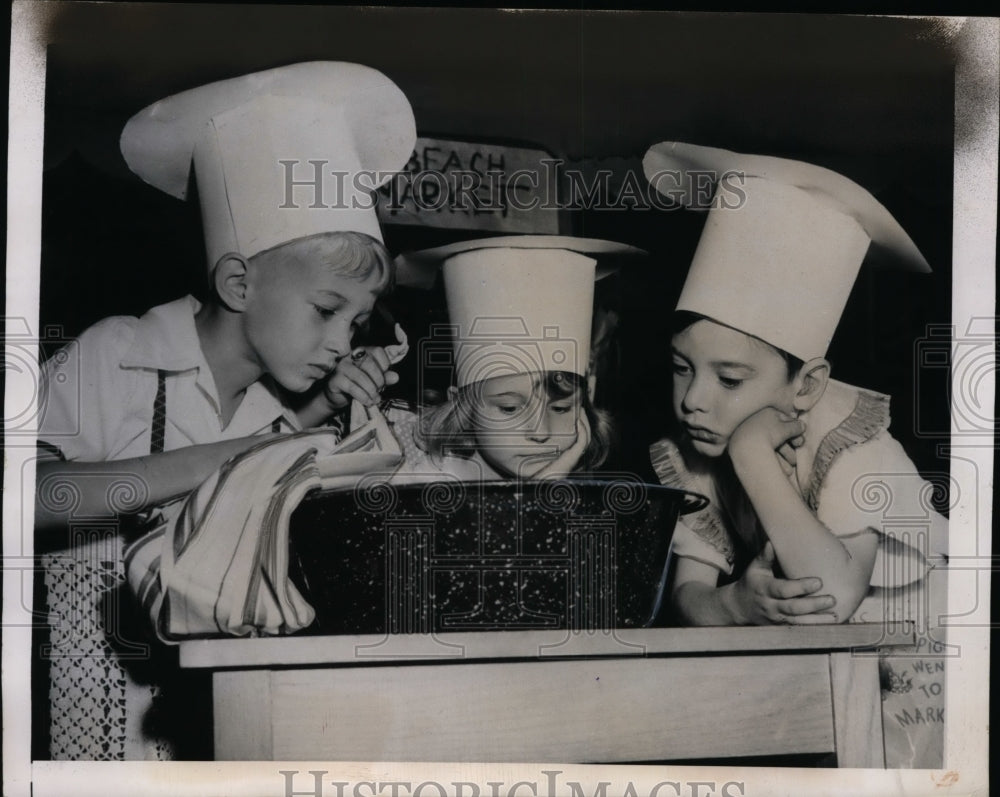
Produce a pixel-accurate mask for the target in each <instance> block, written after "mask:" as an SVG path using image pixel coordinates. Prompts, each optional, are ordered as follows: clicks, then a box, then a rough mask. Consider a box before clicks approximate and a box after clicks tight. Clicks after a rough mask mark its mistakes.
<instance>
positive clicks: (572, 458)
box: [534, 409, 590, 479]
mask: <svg viewBox="0 0 1000 797" xmlns="http://www.w3.org/2000/svg"><path fill="white" fill-rule="evenodd" d="M589 445H590V423H589V422H588V421H587V413H586V412H584V411H583V409H581V410H580V414H579V417H578V418H577V420H576V440H574V441H573V445H571V446H570V447H569V448H567V449H566V450H565V451H563V452H562V453H561V454H560V455H559V456H558V457H556V459H554V460H553V461H552V462H550V463H549V464H548V465H546V466H545V467H544V468H542V469H541V470H540V471H538V473H536V474H535V476H534V478H536V479H564V478H566V476H567V475H568V474H569V473H571V472H572V471H573V469H574V468H575V467H576V464H577V463H578V462H579V461H580V457H582V456H583V452H584V451H586V450H587V446H589Z"/></svg>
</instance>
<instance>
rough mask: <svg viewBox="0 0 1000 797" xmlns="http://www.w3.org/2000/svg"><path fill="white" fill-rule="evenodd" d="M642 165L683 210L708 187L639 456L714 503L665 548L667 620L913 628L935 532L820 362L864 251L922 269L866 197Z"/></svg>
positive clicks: (789, 168) (921, 490)
mask: <svg viewBox="0 0 1000 797" xmlns="http://www.w3.org/2000/svg"><path fill="white" fill-rule="evenodd" d="M643 165H644V169H645V172H646V175H647V177H648V178H649V179H650V181H651V183H652V184H653V185H654V187H655V188H657V189H658V190H660V191H661V192H663V193H665V194H667V195H668V196H673V197H674V198H675V199H677V198H681V199H682V200H684V201H685V202H686V203H688V204H692V205H697V204H699V203H698V197H696V196H695V195H694V193H693V191H692V190H691V189H692V180H693V178H694V175H693V174H692V173H693V172H697V173H698V175H699V179H701V180H702V181H703V180H704V175H705V174H714V175H715V177H716V179H717V180H719V181H720V182H719V185H720V187H719V188H718V189H717V190H716V192H715V197H714V200H713V203H712V205H711V210H710V211H709V215H708V218H707V220H706V224H705V228H704V231H703V233H702V236H701V239H700V241H699V244H698V248H697V250H696V252H695V255H694V259H693V261H692V264H691V268H690V271H689V274H688V277H687V280H686V282H685V284H684V288H683V290H682V292H681V296H680V299H679V301H678V303H677V311H676V317H675V326H674V330H675V331H674V334H673V338H672V341H671V349H672V357H673V371H674V390H673V411H674V414H675V416H676V419H677V421H678V424H679V427H680V434H679V437H678V439H677V440H662V441H660V442H658V443H655V444H654V445H653V446H651V448H650V453H651V457H652V461H653V466H654V469H655V470H656V472H657V474H658V475H659V477H660V479H661V481H663V482H664V483H665V484H668V485H671V486H675V487H684V488H686V489H690V490H694V491H698V492H702V493H704V494H705V495H707V496H709V497H710V498H711V499H712V500H711V504H710V505H709V506H708V507H707V508H706V509H704V510H702V511H701V512H699V513H696V514H694V515H689V516H685V517H684V518H683V519H681V520H679V521H678V524H677V527H676V530H675V532H674V538H673V553H674V555H675V556H676V562H677V564H676V574H675V580H674V584H673V589H672V598H673V604H674V607H675V609H676V612H677V614H678V616H679V618H680V620H681V621H682V622H684V623H687V624H692V625H730V624H755V623H756V624H767V623H816V622H843V621H846V620H853V621H881V620H883V619H900V618H901V617H904V616H908V617H910V618H911V619H912V618H913V616H914V614H915V613H916V610H917V608H918V593H919V592H920V590H922V589H924V588H925V586H926V583H927V581H928V576H929V574H930V572H931V570H932V569H933V568H934V567H935V566H936V565H941V564H943V562H944V561H945V554H946V550H947V542H946V536H947V521H946V520H945V518H944V517H942V516H941V515H939V514H938V513H937V512H936V511H934V509H933V508H932V507H931V505H930V495H931V493H932V491H931V490H930V489H929V488H930V485H928V484H927V483H926V482H924V481H923V480H922V479H921V478H920V476H919V475H918V474H917V471H916V468H915V466H914V465H913V463H912V462H911V461H910V459H909V458H908V457H907V455H906V454H905V453H904V451H903V449H902V447H901V446H900V444H899V443H898V442H897V441H896V440H894V439H893V437H892V436H891V435H890V434H889V432H888V426H889V398H888V397H887V396H883V395H879V394H876V393H872V392H869V391H866V390H862V389H860V388H856V387H852V386H850V385H846V384H843V383H840V382H836V381H834V380H832V379H830V363H829V362H828V361H827V360H826V359H825V354H826V350H827V347H828V345H829V343H830V339H831V338H832V336H833V333H834V330H835V329H836V327H837V324H838V321H839V319H840V315H841V313H842V311H843V308H844V306H845V304H846V302H847V298H848V294H849V293H850V291H851V287H852V285H853V283H854V280H855V277H856V275H857V272H858V269H859V267H860V265H861V262H862V260H863V259H864V257H865V254H866V252H867V250H868V248H869V244H870V243H875V244H877V245H878V246H879V247H881V248H883V249H885V250H887V251H888V252H889V253H890V254H892V255H893V256H894V257H896V258H898V259H899V260H900V261H901V262H902V263H904V264H907V265H909V266H910V267H912V268H914V269H917V270H920V271H929V268H928V266H927V263H926V262H925V260H924V258H923V257H922V256H921V254H920V252H919V251H918V250H917V248H916V246H915V245H914V244H913V242H912V241H911V240H910V238H909V237H908V236H907V235H906V233H905V232H904V231H903V230H902V228H901V227H900V226H899V224H898V223H897V222H896V221H895V219H893V217H892V216H891V215H890V214H889V212H888V211H887V210H886V209H885V208H884V207H883V206H882V205H880V204H879V203H878V202H877V201H876V200H875V199H874V197H872V196H871V195H870V194H869V193H868V192H867V191H866V190H864V189H863V188H861V187H860V186H858V185H857V184H855V183H853V182H852V181H850V180H848V179H847V178H845V177H843V176H841V175H839V174H836V173H834V172H831V171H829V170H826V169H822V168H819V167H817V166H813V165H810V164H806V163H801V162H796V161H789V160H784V159H779V158H767V157H755V156H747V155H738V154H736V153H732V152H727V151H725V150H718V149H711V148H707V147H698V146H693V145H689V144H681V143H671V142H666V143H662V144H658V145H656V146H654V147H652V148H651V149H650V150H649V151H648V152H647V154H646V157H645V160H644V163H643ZM880 484H881V485H883V486H884V487H886V488H887V489H888V490H889V491H890V496H891V503H892V508H891V509H889V510H888V512H887V513H886V514H889V515H895V516H897V517H899V516H907V517H909V518H911V519H912V518H916V519H917V520H916V521H915V522H914V523H913V527H912V528H911V529H908V530H907V533H906V534H905V535H902V536H903V537H905V541H906V542H909V543H910V544H909V545H905V544H904V542H903V541H902V540H899V539H896V538H895V537H894V535H893V528H892V524H891V523H886V522H884V520H883V510H884V509H885V508H884V507H881V506H877V507H875V506H872V503H871V501H870V497H866V496H868V495H869V493H867V492H866V491H867V490H869V489H870V488H871V486H872V485H875V486H876V487H877V486H878V485H880ZM933 586H934V588H935V590H937V589H938V588H939V587H941V586H942V585H941V584H940V583H937V580H936V579H935V583H934V584H933ZM934 597H935V598H936V599H940V598H942V597H943V592H942V591H939V592H938V593H937V594H936V595H934ZM925 598H926V596H920V597H919V600H924V599H925ZM896 686H897V687H901V688H903V689H905V688H906V686H905V684H902V685H901V684H899V683H897V684H896ZM911 709H912V707H911ZM889 716H891V715H890V714H889V713H888V710H887V717H889ZM911 716H912V715H911ZM888 721H889V720H887V723H888ZM897 725H898V723H897ZM887 730H889V728H888V725H887ZM938 742H940V736H939V737H938ZM940 754H941V753H940V748H938V749H937V751H936V757H937V760H938V764H936V765H940ZM920 755H924V756H925V757H924V759H923V763H924V764H925V765H928V766H929V765H930V764H929V763H928V759H927V758H926V756H927V755H930V756H931V759H930V760H931V761H933V760H934V757H935V753H934V752H933V749H932V748H927V749H924V750H923V751H920V750H917V751H915V752H914V756H915V757H919V756H920ZM911 763H912V761H911Z"/></svg>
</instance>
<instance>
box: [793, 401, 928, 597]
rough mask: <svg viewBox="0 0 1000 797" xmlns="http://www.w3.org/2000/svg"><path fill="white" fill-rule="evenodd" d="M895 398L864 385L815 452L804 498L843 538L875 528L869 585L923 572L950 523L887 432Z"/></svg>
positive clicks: (908, 579) (895, 583)
mask: <svg viewBox="0 0 1000 797" xmlns="http://www.w3.org/2000/svg"><path fill="white" fill-rule="evenodd" d="M888 426H889V399H888V397H887V396H881V395H878V394H874V393H868V392H865V391H859V396H858V403H857V406H856V408H855V411H854V412H853V413H852V414H851V415H850V416H849V417H848V418H847V419H845V421H844V422H843V423H842V424H841V425H840V426H838V427H837V428H836V429H834V430H833V431H832V432H830V434H829V435H827V437H826V438H825V439H824V440H823V442H822V443H821V444H820V447H819V449H818V451H817V456H816V460H815V463H814V466H813V472H812V474H811V476H810V481H809V488H808V489H807V491H806V501H807V502H808V503H809V505H810V507H811V508H812V509H813V510H814V511H815V512H816V515H817V517H818V518H819V520H820V521H821V522H822V523H823V524H824V525H825V526H826V527H827V528H829V529H830V530H831V531H832V532H833V533H834V534H836V535H837V536H838V537H849V536H854V535H857V534H864V533H871V532H876V533H878V535H879V549H878V553H877V555H876V559H875V567H874V570H873V572H872V577H871V584H872V586H876V587H899V586H904V585H907V584H911V583H914V582H916V581H919V580H921V579H923V578H924V577H925V576H926V574H927V572H928V571H929V570H930V569H931V568H932V567H933V566H934V564H935V563H936V562H938V561H939V560H941V559H943V557H944V555H945V554H946V552H947V523H948V521H947V520H946V519H945V518H944V517H943V516H941V515H940V514H939V513H938V512H937V511H936V510H935V509H934V507H933V505H932V498H933V496H934V486H933V485H932V484H930V483H929V482H927V481H925V480H924V479H923V478H922V477H921V476H920V474H919V473H918V472H917V469H916V466H915V465H914V464H913V462H912V461H911V460H910V458H909V457H908V456H907V455H906V452H905V451H904V450H903V447H902V446H901V445H900V444H899V442H898V441H897V440H895V439H894V438H893V437H892V436H891V435H890V434H889V432H888Z"/></svg>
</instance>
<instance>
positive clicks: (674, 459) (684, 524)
mask: <svg viewBox="0 0 1000 797" xmlns="http://www.w3.org/2000/svg"><path fill="white" fill-rule="evenodd" d="M649 458H650V462H651V463H652V466H653V470H654V471H655V472H656V476H657V478H658V479H659V480H660V483H661V484H663V485H665V486H666V487H674V488H676V489H679V490H690V491H692V492H696V493H701V494H702V495H704V496H706V497H708V499H709V503H708V505H707V506H706V507H705V508H704V509H701V510H700V511H698V512H694V513H692V514H690V515H685V516H684V517H683V518H681V519H679V520H678V521H677V526H676V527H675V529H674V536H673V540H672V543H671V545H672V549H673V553H674V555H676V556H685V557H687V558H689V559H696V560H698V561H699V562H704V563H705V564H707V565H711V566H712V567H715V568H717V569H718V570H720V571H722V572H723V573H726V574H727V575H730V574H732V572H733V563H734V561H735V559H736V549H735V546H734V544H733V540H732V538H731V537H730V535H729V532H728V531H727V530H726V526H725V523H724V522H723V519H722V515H721V513H720V510H719V501H718V498H717V495H716V491H715V489H714V487H713V485H712V481H711V479H710V478H709V477H707V476H702V475H700V474H695V473H692V472H691V471H690V470H689V469H688V468H687V466H686V464H685V463H684V457H683V455H682V454H681V451H680V449H679V448H678V447H677V444H676V443H674V442H673V441H672V440H669V439H666V438H664V439H663V440H658V441H657V442H655V443H653V444H652V445H651V446H650V447H649Z"/></svg>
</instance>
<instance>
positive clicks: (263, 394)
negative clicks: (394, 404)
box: [38, 296, 299, 462]
mask: <svg viewBox="0 0 1000 797" xmlns="http://www.w3.org/2000/svg"><path fill="white" fill-rule="evenodd" d="M200 307H201V304H200V303H199V302H198V300H197V299H195V298H194V297H193V296H185V297H183V298H181V299H177V300H175V301H173V302H168V303H167V304H162V305H159V306H157V307H154V308H153V309H151V310H149V311H148V312H147V313H146V314H145V315H143V316H142V317H141V318H134V317H132V316H114V317H111V318H106V319H104V320H102V321H99V322H98V323H96V324H94V325H93V326H92V327H90V328H88V329H87V330H85V331H84V332H83V333H82V334H81V335H80V337H79V338H78V339H77V340H75V341H73V342H72V343H70V344H69V345H67V346H66V347H64V348H63V349H62V350H61V351H60V352H58V353H57V354H56V355H55V356H53V357H52V358H50V359H49V360H47V361H46V362H45V364H44V365H43V366H42V391H41V395H40V397H39V405H40V417H39V430H38V439H39V440H40V441H44V443H47V444H49V445H50V446H55V447H56V448H58V449H59V451H61V452H62V454H63V456H64V457H65V458H66V459H67V460H71V461H72V460H79V461H84V462H105V461H109V460H117V459H126V458H129V457H139V456H145V455H146V454H149V453H150V430H151V426H152V418H153V404H154V401H155V398H156V390H157V381H158V376H157V375H158V372H159V371H161V370H162V371H165V372H166V429H165V433H164V450H166V451H169V450H172V449H176V448H184V447H186V446H192V445H198V444H201V443H213V442H216V441H219V440H230V439H234V438H238V437H245V436H247V435H254V434H260V433H262V432H269V431H271V429H272V425H273V424H274V422H275V421H276V420H278V419H280V424H281V430H282V431H286V432H287V431H291V430H297V429H299V423H298V420H297V419H296V417H295V415H294V413H293V412H292V411H291V410H290V409H288V408H287V407H285V406H284V404H282V402H281V400H280V399H279V398H278V397H277V396H276V395H275V394H274V393H273V392H272V391H271V389H269V387H268V386H267V385H266V384H265V383H264V382H261V381H258V382H255V383H253V384H252V385H250V386H249V387H248V388H247V390H246V393H245V394H244V396H243V400H242V401H241V402H240V405H239V406H238V407H237V409H236V412H235V414H234V415H233V417H232V418H231V419H230V421H229V423H228V425H225V426H223V423H222V415H221V404H220V402H219V397H218V391H217V390H216V387H215V380H214V379H213V378H212V371H211V369H210V368H209V366H208V363H207V361H206V360H205V355H204V353H203V352H202V350H201V344H200V342H199V339H198V332H197V329H196V328H195V321H194V316H195V313H197V312H198V310H199V308H200Z"/></svg>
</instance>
